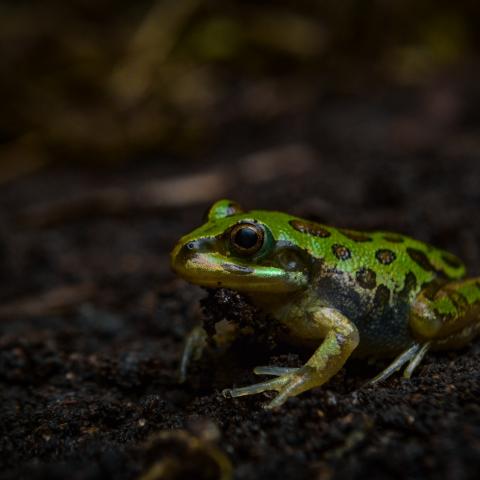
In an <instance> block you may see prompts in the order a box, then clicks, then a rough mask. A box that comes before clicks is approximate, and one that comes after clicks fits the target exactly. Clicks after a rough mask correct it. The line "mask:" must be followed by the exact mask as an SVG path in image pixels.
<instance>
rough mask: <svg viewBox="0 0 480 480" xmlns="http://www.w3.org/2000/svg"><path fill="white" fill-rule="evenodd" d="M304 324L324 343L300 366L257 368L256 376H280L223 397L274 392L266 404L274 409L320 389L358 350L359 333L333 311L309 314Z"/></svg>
mask: <svg viewBox="0 0 480 480" xmlns="http://www.w3.org/2000/svg"><path fill="white" fill-rule="evenodd" d="M307 321H308V328H309V330H310V331H317V332H318V336H319V337H321V336H322V335H323V336H324V340H323V342H322V344H321V345H320V346H319V347H318V348H317V350H316V351H315V353H314V354H313V355H312V357H311V358H310V359H309V360H308V361H307V363H306V364H305V365H304V366H303V367H301V368H299V369H292V370H286V371H285V373H284V374H282V369H280V368H278V370H277V369H276V367H259V368H257V369H256V370H257V373H260V372H263V373H265V374H273V375H277V374H280V376H278V378H275V379H273V380H268V381H266V382H262V383H258V384H255V385H251V386H249V387H242V388H234V389H229V390H225V391H224V395H226V396H232V397H239V396H243V395H252V394H256V393H261V392H265V391H268V390H276V391H277V392H278V395H277V396H276V397H275V398H274V399H273V400H272V401H271V402H270V404H268V405H267V408H275V407H279V406H280V405H282V404H283V403H284V402H285V401H286V400H287V399H288V398H289V397H294V396H296V395H298V394H300V393H302V392H305V391H306V390H310V389H311V388H314V387H319V386H320V385H323V384H324V383H326V382H327V381H328V380H330V378H331V377H332V376H333V375H335V374H336V373H337V372H338V371H339V370H340V369H341V368H342V366H343V365H344V363H345V362H346V361H347V359H348V357H349V356H350V355H351V353H352V352H353V350H354V349H355V348H356V347H357V345H358V342H359V335H358V330H357V328H356V327H355V325H354V324H353V323H352V322H351V321H350V320H349V319H348V318H347V317H345V316H344V315H342V314H341V313H340V312H339V311H338V310H335V309H333V308H326V307H323V308H319V309H318V310H315V311H313V312H311V313H310V314H308V316H307Z"/></svg>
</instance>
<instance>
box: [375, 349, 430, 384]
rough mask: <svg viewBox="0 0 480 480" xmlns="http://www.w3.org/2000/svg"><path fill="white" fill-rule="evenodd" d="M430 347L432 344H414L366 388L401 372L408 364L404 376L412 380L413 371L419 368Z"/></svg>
mask: <svg viewBox="0 0 480 480" xmlns="http://www.w3.org/2000/svg"><path fill="white" fill-rule="evenodd" d="M430 345H431V342H427V343H424V344H423V345H420V344H419V343H414V344H413V345H412V346H411V347H410V348H409V349H407V350H405V351H404V352H403V353H402V354H401V355H399V356H398V357H397V358H396V359H395V360H394V361H393V362H392V363H391V364H390V365H389V366H388V367H387V368H386V369H385V370H383V371H382V372H380V373H379V374H378V375H377V376H376V377H375V378H372V380H370V381H369V382H367V384H366V386H369V385H375V384H376V383H379V382H382V381H383V380H386V379H387V378H388V377H390V376H391V375H392V374H394V373H395V372H396V371H397V370H400V368H402V367H403V366H404V365H405V364H406V363H408V365H407V367H406V368H405V371H404V372H403V376H404V378H410V377H411V376H412V373H413V371H414V370H415V369H416V368H417V367H418V365H419V364H420V362H421V361H422V359H423V357H424V356H425V354H426V353H427V352H428V350H429V348H430Z"/></svg>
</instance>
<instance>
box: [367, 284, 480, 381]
mask: <svg viewBox="0 0 480 480" xmlns="http://www.w3.org/2000/svg"><path fill="white" fill-rule="evenodd" d="M409 325H410V328H411V330H412V334H413V336H414V338H415V339H416V341H415V343H414V344H413V345H412V346H411V347H409V348H408V349H407V350H405V351H404V352H403V353H402V354H400V355H399V356H398V357H397V358H396V359H395V360H394V361H393V362H392V364H391V365H389V366H388V367H387V368H386V369H385V370H383V371H382V372H381V373H380V374H378V375H377V376H376V377H375V378H374V379H372V380H371V381H370V382H368V384H369V385H371V384H375V383H378V382H381V381H383V380H385V379H387V378H388V377H389V376H390V375H392V374H393V373H395V372H396V371H397V370H399V369H400V368H401V367H402V366H403V365H405V364H406V363H407V362H408V366H407V368H406V369H405V371H404V373H403V376H404V377H405V378H410V377H411V376H412V373H413V371H414V370H415V368H416V367H418V365H419V364H420V362H421V361H422V359H423V357H424V356H425V354H426V353H427V352H428V351H429V350H430V349H432V350H442V349H451V348H460V347H463V346H464V345H466V344H467V343H468V342H469V341H470V340H472V339H473V338H474V337H475V336H477V335H478V334H479V333H480V278H470V279H467V280H459V281H455V282H450V283H447V284H445V285H443V286H442V287H440V288H437V289H434V291H432V288H428V287H427V288H426V289H425V290H423V291H422V292H420V294H419V295H418V297H417V298H416V300H415V301H414V303H413V306H412V310H411V314H410V321H409Z"/></svg>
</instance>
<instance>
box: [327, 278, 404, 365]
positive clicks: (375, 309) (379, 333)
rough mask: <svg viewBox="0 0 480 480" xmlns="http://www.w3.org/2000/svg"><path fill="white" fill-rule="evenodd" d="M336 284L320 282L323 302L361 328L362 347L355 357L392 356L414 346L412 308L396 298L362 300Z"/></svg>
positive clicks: (367, 298)
mask: <svg viewBox="0 0 480 480" xmlns="http://www.w3.org/2000/svg"><path fill="white" fill-rule="evenodd" d="M339 287H340V286H339V285H338V283H336V282H328V283H327V282H321V284H320V285H319V291H320V292H321V298H322V300H323V301H324V302H325V303H327V304H328V305H329V306H331V307H333V308H336V309H337V310H339V311H340V312H342V313H343V315H345V316H346V317H347V318H348V319H350V320H351V321H352V322H353V323H354V324H355V325H356V327H357V328H358V332H359V334H360V343H359V345H358V347H357V349H356V350H355V352H354V353H355V355H356V356H367V355H368V356H392V355H396V354H397V353H399V352H401V351H402V350H405V349H406V348H408V347H409V346H410V345H411V344H412V341H413V339H412V336H411V333H410V328H409V326H408V323H409V322H408V319H409V314H410V306H409V304H408V302H407V301H405V300H404V299H402V298H400V297H398V296H394V297H393V298H392V299H391V300H390V301H384V302H382V301H380V300H379V299H378V296H377V298H376V299H375V298H373V297H370V298H369V297H366V296H361V295H359V294H358V292H357V291H355V290H352V289H348V288H339Z"/></svg>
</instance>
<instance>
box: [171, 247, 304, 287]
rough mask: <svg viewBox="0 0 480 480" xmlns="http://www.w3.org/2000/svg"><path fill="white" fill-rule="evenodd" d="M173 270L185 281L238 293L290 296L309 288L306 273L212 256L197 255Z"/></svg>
mask: <svg viewBox="0 0 480 480" xmlns="http://www.w3.org/2000/svg"><path fill="white" fill-rule="evenodd" d="M172 267H173V270H174V271H175V272H176V273H177V274H178V275H180V276H181V277H182V278H184V279H185V280H187V281H189V282H191V283H195V284H197V285H201V286H204V287H226V288H231V289H234V290H240V291H247V292H248V291H255V292H262V291H263V292H272V293H282V292H293V291H296V290H299V289H301V288H305V287H306V286H307V285H308V277H307V275H306V274H305V273H303V272H299V271H295V272H289V271H285V270H283V269H281V268H275V267H269V266H262V265H253V266H252V265H248V264H243V263H240V262H239V261H238V260H237V259H235V261H234V262H233V261H232V260H230V259H229V258H226V257H224V256H221V255H218V254H215V253H196V254H193V255H191V256H190V257H189V258H187V259H185V260H184V262H175V261H174V262H173V264H172Z"/></svg>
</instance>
